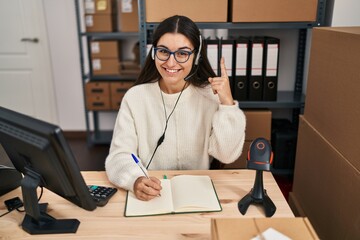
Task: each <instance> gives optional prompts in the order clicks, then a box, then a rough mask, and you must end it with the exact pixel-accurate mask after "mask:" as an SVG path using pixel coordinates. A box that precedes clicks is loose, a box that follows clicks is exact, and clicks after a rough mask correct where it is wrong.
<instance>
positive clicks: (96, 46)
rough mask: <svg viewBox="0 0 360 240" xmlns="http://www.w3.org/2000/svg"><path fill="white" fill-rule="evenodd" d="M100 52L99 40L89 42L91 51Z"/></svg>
mask: <svg viewBox="0 0 360 240" xmlns="http://www.w3.org/2000/svg"><path fill="white" fill-rule="evenodd" d="M99 52H100V44H99V42H92V43H91V53H99Z"/></svg>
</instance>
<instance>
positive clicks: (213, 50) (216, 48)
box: [205, 39, 220, 76]
mask: <svg viewBox="0 0 360 240" xmlns="http://www.w3.org/2000/svg"><path fill="white" fill-rule="evenodd" d="M205 45H206V53H207V56H208V59H209V62H210V65H211V67H212V69H213V70H214V72H215V74H217V75H218V76H219V75H220V40H219V39H214V40H213V39H205Z"/></svg>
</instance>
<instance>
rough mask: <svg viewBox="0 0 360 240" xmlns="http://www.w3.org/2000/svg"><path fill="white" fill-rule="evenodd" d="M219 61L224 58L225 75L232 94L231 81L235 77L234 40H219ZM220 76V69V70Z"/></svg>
mask: <svg viewBox="0 0 360 240" xmlns="http://www.w3.org/2000/svg"><path fill="white" fill-rule="evenodd" d="M220 46H221V47H220V59H221V57H224V60H225V67H226V73H227V75H228V77H229V81H230V87H231V91H232V94H233V89H232V86H233V80H234V77H233V76H234V75H235V61H234V59H235V56H234V55H235V54H234V53H235V40H234V39H222V38H221V40H220ZM220 74H221V69H220Z"/></svg>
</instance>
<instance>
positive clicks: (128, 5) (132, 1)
mask: <svg viewBox="0 0 360 240" xmlns="http://www.w3.org/2000/svg"><path fill="white" fill-rule="evenodd" d="M117 5H118V11H117V12H118V31H120V32H138V31H139V14H138V1H137V0H118V4H117Z"/></svg>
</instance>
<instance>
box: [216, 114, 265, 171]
mask: <svg viewBox="0 0 360 240" xmlns="http://www.w3.org/2000/svg"><path fill="white" fill-rule="evenodd" d="M244 113H245V116H246V130H245V143H244V147H243V152H242V154H241V156H240V157H239V158H238V159H237V160H236V161H235V162H233V163H230V164H226V165H224V166H223V167H224V168H227V169H238V168H246V167H247V162H246V161H247V151H248V150H249V146H250V144H251V142H252V141H254V140H255V139H256V138H259V137H263V138H265V139H268V140H269V141H270V140H271V111H270V110H246V111H244Z"/></svg>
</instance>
